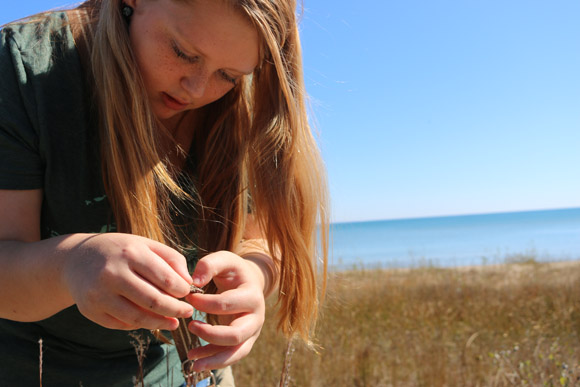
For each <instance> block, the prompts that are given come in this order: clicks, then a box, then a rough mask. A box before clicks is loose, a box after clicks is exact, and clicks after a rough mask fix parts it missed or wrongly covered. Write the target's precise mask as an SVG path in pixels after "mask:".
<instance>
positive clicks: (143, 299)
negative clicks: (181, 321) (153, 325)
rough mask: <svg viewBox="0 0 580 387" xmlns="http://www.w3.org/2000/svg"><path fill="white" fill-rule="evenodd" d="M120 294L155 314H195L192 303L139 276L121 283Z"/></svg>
mask: <svg viewBox="0 0 580 387" xmlns="http://www.w3.org/2000/svg"><path fill="white" fill-rule="evenodd" d="M119 294H120V295H122V296H123V297H125V298H126V299H127V300H129V301H131V302H132V303H134V304H136V305H138V306H140V307H141V308H142V309H144V310H147V311H149V312H150V313H153V314H157V315H161V316H169V317H185V318H187V317H190V316H191V315H192V314H193V307H192V306H191V305H190V304H188V303H187V302H184V301H181V300H178V299H176V298H174V297H172V296H170V295H168V294H165V293H163V292H161V291H159V289H157V288H156V287H155V286H153V285H151V284H150V283H149V282H147V281H145V280H144V279H143V278H140V277H138V276H133V277H132V278H130V279H128V280H127V281H125V282H123V283H121V285H120V289H119Z"/></svg>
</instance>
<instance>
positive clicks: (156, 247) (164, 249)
mask: <svg viewBox="0 0 580 387" xmlns="http://www.w3.org/2000/svg"><path fill="white" fill-rule="evenodd" d="M150 242H152V243H150V245H149V248H150V249H151V251H153V252H154V253H155V254H157V255H158V256H159V257H161V258H163V260H164V261H165V262H167V264H169V266H171V267H172V268H173V270H174V271H175V272H176V273H177V274H179V275H180V276H181V278H183V279H184V280H185V281H186V282H187V283H188V284H190V283H191V282H192V278H191V275H190V274H189V270H188V269H187V260H186V259H185V257H184V256H183V255H182V254H180V253H179V252H178V251H177V250H174V249H172V248H171V247H169V246H166V245H164V244H163V243H159V242H155V241H151V240H150Z"/></svg>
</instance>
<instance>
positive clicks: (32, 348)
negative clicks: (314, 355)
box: [0, 12, 183, 387]
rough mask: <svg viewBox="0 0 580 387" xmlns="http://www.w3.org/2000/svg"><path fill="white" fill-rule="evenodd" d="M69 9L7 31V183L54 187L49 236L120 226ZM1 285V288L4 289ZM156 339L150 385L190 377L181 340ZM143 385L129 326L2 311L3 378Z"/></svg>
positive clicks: (1, 74) (19, 382)
mask: <svg viewBox="0 0 580 387" xmlns="http://www.w3.org/2000/svg"><path fill="white" fill-rule="evenodd" d="M67 24H68V19H67V16H66V14H65V13H63V12H56V13H52V14H50V15H48V16H47V17H45V18H43V19H42V20H41V21H38V22H36V21H35V22H31V23H19V24H13V25H10V26H8V27H5V28H4V29H2V31H1V32H0V39H1V40H0V189H16V190H25V189H38V188H42V189H43V192H44V197H43V204H42V214H41V235H42V238H43V239H45V238H50V237H53V236H56V235H63V234H69V233H99V232H106V231H115V223H114V219H113V216H112V214H111V210H110V206H109V203H108V200H107V197H106V195H105V190H104V188H103V183H102V177H101V167H100V156H99V145H98V141H99V139H98V131H97V118H96V117H97V116H96V112H95V105H96V104H95V103H94V100H93V98H92V94H91V92H90V90H91V87H90V86H89V87H88V84H87V80H86V78H85V76H84V74H83V69H82V66H81V62H80V59H79V54H78V52H77V50H76V48H75V44H74V40H73V36H72V34H71V31H70V28H69V27H68V26H67ZM0 289H1V288H0ZM138 333H139V334H140V335H141V336H142V337H143V338H144V339H145V340H147V338H150V339H152V342H151V344H150V345H149V351H148V352H147V355H146V358H145V367H144V368H145V372H146V373H147V375H146V379H145V385H146V386H155V385H162V386H172V385H175V386H179V385H181V384H182V383H183V377H182V376H181V373H180V362H179V359H178V356H177V352H176V351H175V347H174V346H167V345H164V344H160V343H159V342H158V341H156V340H154V339H153V338H152V336H151V335H150V333H149V332H148V331H146V330H141V331H138ZM40 339H42V341H43V345H42V349H43V353H42V382H43V385H44V386H59V387H60V386H79V385H82V386H85V387H88V386H133V385H134V384H133V377H134V376H136V375H137V371H138V362H137V356H136V354H135V349H134V346H133V344H132V341H134V339H133V338H131V337H130V336H129V334H128V332H126V331H118V330H110V329H106V328H103V327H101V326H99V325H97V324H95V323H93V322H91V321H90V320H88V319H86V318H85V317H84V316H82V315H81V314H80V313H79V311H78V309H77V308H76V307H75V306H73V307H70V308H68V309H65V310H63V311H61V312H60V313H57V314H56V315H54V316H52V317H50V318H48V319H46V320H43V321H39V322H34V323H20V322H14V321H9V320H4V319H0V385H1V386H38V385H39V378H40V376H39V371H40V356H39V350H40V346H39V340H40Z"/></svg>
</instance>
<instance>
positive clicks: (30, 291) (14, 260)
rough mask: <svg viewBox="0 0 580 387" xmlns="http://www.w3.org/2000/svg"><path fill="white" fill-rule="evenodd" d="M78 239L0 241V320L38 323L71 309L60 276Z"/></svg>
mask: <svg viewBox="0 0 580 387" xmlns="http://www.w3.org/2000/svg"><path fill="white" fill-rule="evenodd" d="M81 238H82V236H81V235H70V236H62V237H56V238H51V239H47V240H42V241H37V242H21V241H0V284H1V285H0V288H1V289H2V297H0V317H2V318H5V319H10V320H15V321H38V320H42V319H45V318H48V317H50V316H52V315H54V314H55V313H57V312H59V311H61V310H63V309H64V308H67V307H69V306H70V305H72V304H73V300H72V297H71V295H70V293H69V292H68V290H67V288H66V285H65V283H64V281H63V275H62V273H63V268H64V265H65V260H66V259H67V255H68V254H67V249H68V247H69V246H71V244H74V243H78V241H79V240H80V239H81ZM75 240H76V241H77V242H75Z"/></svg>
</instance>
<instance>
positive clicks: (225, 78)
mask: <svg viewBox="0 0 580 387" xmlns="http://www.w3.org/2000/svg"><path fill="white" fill-rule="evenodd" d="M220 76H221V77H222V78H223V79H224V80H226V81H228V82H230V83H232V84H233V85H234V86H235V85H236V82H237V81H238V79H237V78H234V77H232V76H231V75H229V74H228V73H226V72H225V71H223V70H220Z"/></svg>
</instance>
